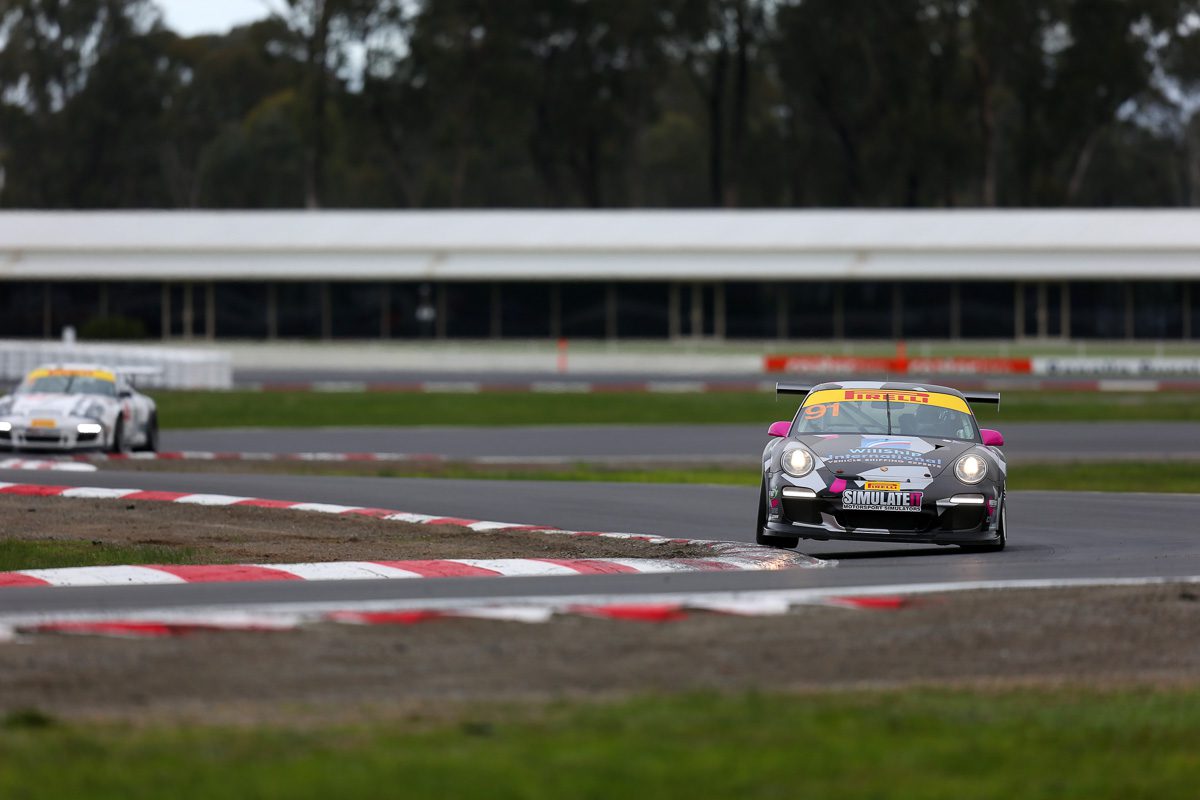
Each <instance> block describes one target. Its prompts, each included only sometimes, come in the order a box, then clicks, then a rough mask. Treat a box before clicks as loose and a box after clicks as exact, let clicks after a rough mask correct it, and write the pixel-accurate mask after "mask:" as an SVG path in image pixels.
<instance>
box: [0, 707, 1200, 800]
mask: <svg viewBox="0 0 1200 800" xmlns="http://www.w3.org/2000/svg"><path fill="white" fill-rule="evenodd" d="M463 713H465V714H466V716H461V717H459V718H458V719H457V721H455V722H444V721H443V722H440V723H429V722H417V723H415V724H414V723H412V722H409V723H393V724H385V723H374V724H365V725H362V726H359V727H354V728H320V727H318V728H315V729H301V730H283V729H278V728H264V727H249V728H246V727H243V728H237V729H218V728H207V727H162V726H158V727H129V726H117V725H104V724H79V725H74V724H64V723H61V722H57V721H56V720H54V719H52V718H48V717H47V716H46V715H44V714H42V713H41V712H39V711H37V710H36V709H31V710H26V711H22V712H18V713H15V714H13V715H10V717H9V718H8V720H7V722H6V723H5V724H3V725H2V726H0V797H6V798H8V797H11V798H25V797H30V798H32V797H38V798H74V797H88V798H89V800H105V798H122V800H136V798H159V797H171V798H174V799H175V800H188V798H204V799H205V800H219V799H220V798H235V797H236V798H243V797H245V798H264V799H265V798H276V797H278V798H295V800H303V799H304V798H327V797H338V798H393V797H454V798H463V800H470V798H487V799H488V800H504V799H505V798H531V799H533V798H561V797H570V798H609V797H617V796H622V795H626V794H631V793H636V795H637V796H638V797H640V798H674V797H690V798H709V797H713V798H726V797H739V798H746V800H754V799H755V798H827V797H837V798H846V799H847V800H855V799H856V798H863V799H864V800H865V799H866V798H884V797H903V798H906V800H941V799H942V798H945V800H959V799H960V798H964V797H970V798H980V799H981V800H987V799H989V798H996V799H997V800H1001V799H1002V800H1011V798H1014V797H1019V798H1022V800H1040V799H1041V798H1054V800H1072V798H1081V799H1083V798H1086V800H1102V799H1103V798H1120V800H1126V798H1131V797H1153V798H1156V800H1169V799H1170V798H1194V797H1195V796H1196V787H1197V786H1198V785H1200V751H1197V749H1196V742H1197V741H1198V740H1200V693H1198V692H1197V691H1195V690H1177V691H1149V690H1142V691H1133V690H1125V691H1117V692H1099V691H1086V690H1071V691H1066V692H1058V693H1051V692H1049V691H1043V690H1023V691H1004V692H971V691H954V692H935V691H929V690H924V691H910V692H903V693H901V692H858V693H853V694H851V693H831V694H823V695H805V696H795V695H780V694H748V695H747V694H742V695H729V696H722V695H713V694H700V695H687V696H673V697H662V696H658V697H642V698H638V699H632V700H626V701H622V702H620V703H615V704H607V705H581V704H573V705H567V704H561V703H560V704H557V705H555V706H552V707H549V708H541V709H529V708H517V709H503V708H492V709H489V708H487V707H484V708H479V707H475V708H472V709H471V710H469V711H467V712H463ZM634 787H636V789H635V788H634Z"/></svg>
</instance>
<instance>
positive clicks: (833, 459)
mask: <svg viewBox="0 0 1200 800" xmlns="http://www.w3.org/2000/svg"><path fill="white" fill-rule="evenodd" d="M821 460H823V461H824V462H825V463H826V464H850V463H855V462H860V461H866V462H875V463H878V462H880V461H886V462H888V463H890V464H898V465H903V466H910V467H934V468H937V469H941V467H942V460H941V459H940V458H926V457H925V456H923V455H921V454H920V453H914V452H913V451H911V450H894V449H891V448H885V447H852V448H850V449H849V450H847V451H846V452H845V453H837V454H835V455H829V456H822V457H821Z"/></svg>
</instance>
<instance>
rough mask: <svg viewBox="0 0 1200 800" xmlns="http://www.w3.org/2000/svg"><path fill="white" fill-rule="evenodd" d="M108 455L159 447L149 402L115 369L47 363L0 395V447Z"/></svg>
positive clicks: (156, 423) (153, 415)
mask: <svg viewBox="0 0 1200 800" xmlns="http://www.w3.org/2000/svg"><path fill="white" fill-rule="evenodd" d="M3 447H7V448H11V449H13V450H48V451H58V452H71V451H75V450H91V449H100V450H107V451H109V452H111V453H123V452H125V451H126V450H151V451H153V450H157V449H158V412H157V409H156V407H155V405H154V401H153V400H151V399H150V398H149V397H147V396H146V395H144V394H142V393H140V392H138V391H136V390H135V389H134V388H133V387H132V386H131V385H130V384H129V381H128V380H127V378H126V377H125V376H124V375H123V374H122V372H121V371H120V369H119V368H116V369H114V368H112V367H103V366H97V365H94V364H50V365H45V366H41V367H38V368H37V369H35V370H33V371H32V372H30V373H29V374H28V375H26V376H25V380H24V381H22V382H21V384H20V386H18V387H17V388H16V389H15V390H14V391H13V393H12V394H11V395H5V396H4V397H0V448H3Z"/></svg>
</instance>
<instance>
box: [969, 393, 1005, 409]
mask: <svg viewBox="0 0 1200 800" xmlns="http://www.w3.org/2000/svg"><path fill="white" fill-rule="evenodd" d="M963 397H965V398H966V399H967V402H968V403H991V404H992V405H994V406H996V408H999V407H1000V393H999V392H963Z"/></svg>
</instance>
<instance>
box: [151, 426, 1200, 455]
mask: <svg viewBox="0 0 1200 800" xmlns="http://www.w3.org/2000/svg"><path fill="white" fill-rule="evenodd" d="M783 416H786V414H783ZM767 422H770V420H768V421H767ZM996 426H997V427H999V428H1000V430H1001V431H1002V432H1003V433H1004V436H1005V439H1006V442H1007V444H1006V447H1005V450H1006V452H1008V454H1009V457H1010V458H1011V459H1012V460H1013V461H1014V463H1020V462H1021V461H1022V460H1025V461H1058V460H1081V459H1084V458H1093V459H1158V458H1164V459H1181V458H1200V423H1194V422H1193V423H1181V422H1138V423H1124V422H1094V423H1089V422H1079V423H1054V422H1048V423H1013V424H1010V425H1009V424H1003V422H1000V423H997V424H996ZM766 427H767V424H766V423H764V424H761V425H592V426H587V425H580V426H559V427H551V426H547V427H513V428H503V427H490V428H487V427H481V428H461V427H456V428H342V429H334V428H316V429H312V428H306V429H302V430H290V429H253V430H244V429H238V430H191V431H165V432H163V435H162V447H163V449H164V450H216V451H252V452H263V453H295V452H313V451H319V452H339V453H345V452H394V453H425V454H434V455H441V456H449V457H453V458H466V457H476V456H480V457H506V458H514V459H517V460H519V459H520V458H521V457H529V458H566V459H573V460H580V461H587V460H589V459H618V458H630V459H639V458H641V459H663V458H671V457H681V458H685V459H689V460H697V459H713V460H718V461H720V460H730V461H740V462H749V463H753V462H754V460H755V459H756V458H757V456H758V453H760V452H761V450H762V445H763V442H764V441H765V440H766Z"/></svg>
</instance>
